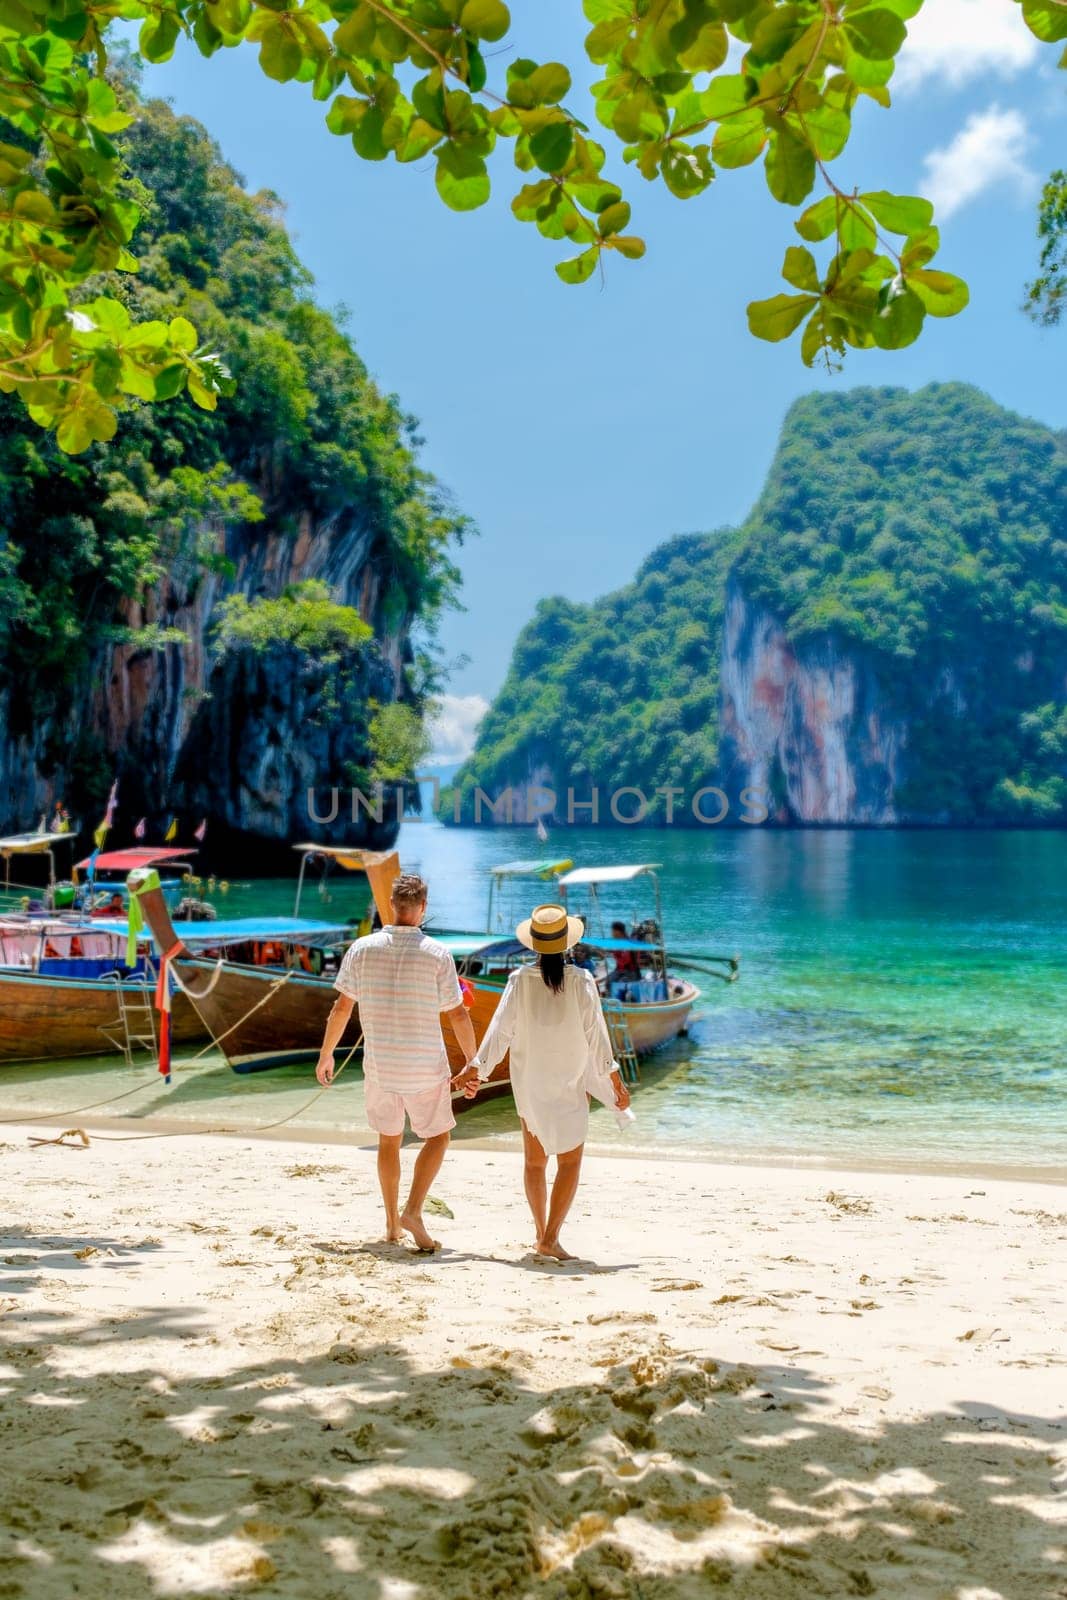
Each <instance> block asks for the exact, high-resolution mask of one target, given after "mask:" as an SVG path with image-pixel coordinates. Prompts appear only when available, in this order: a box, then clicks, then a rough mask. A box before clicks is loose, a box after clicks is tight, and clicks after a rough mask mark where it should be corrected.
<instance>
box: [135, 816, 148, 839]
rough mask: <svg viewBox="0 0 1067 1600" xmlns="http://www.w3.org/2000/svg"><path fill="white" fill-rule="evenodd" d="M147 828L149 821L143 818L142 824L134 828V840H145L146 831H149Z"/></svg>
mask: <svg viewBox="0 0 1067 1600" xmlns="http://www.w3.org/2000/svg"><path fill="white" fill-rule="evenodd" d="M147 826H148V819H147V818H146V817H142V818H141V820H140V822H139V823H138V824H137V826H136V828H134V830H133V836H134V838H135V839H143V838H144V836H145V831H146V829H147Z"/></svg>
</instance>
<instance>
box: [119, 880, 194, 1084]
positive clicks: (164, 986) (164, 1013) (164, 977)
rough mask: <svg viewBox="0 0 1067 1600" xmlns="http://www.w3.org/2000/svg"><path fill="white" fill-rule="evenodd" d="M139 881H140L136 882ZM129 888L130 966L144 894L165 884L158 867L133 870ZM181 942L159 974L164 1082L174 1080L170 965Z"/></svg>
mask: <svg viewBox="0 0 1067 1600" xmlns="http://www.w3.org/2000/svg"><path fill="white" fill-rule="evenodd" d="M135 880H136V881H135ZM126 887H127V889H128V890H129V898H130V906H129V912H128V916H127V923H126V930H127V938H126V965H127V966H128V967H135V966H136V965H137V943H138V936H139V935H140V933H141V932H142V930H143V929H144V926H145V916H144V911H143V909H142V907H141V896H142V895H143V894H144V893H145V891H146V890H148V889H158V888H160V887H161V885H160V881H159V873H158V872H156V871H155V869H154V868H149V869H148V870H147V871H140V872H131V873H130V876H129V877H128V878H127V879H126ZM181 948H182V946H181V941H180V940H179V942H178V943H177V944H175V945H173V946H172V947H171V949H169V950H167V951H164V952H162V953H161V954H160V958H159V969H158V971H157V973H156V990H155V996H154V999H155V1007H156V1010H157V1011H158V1012H159V1074H160V1077H161V1078H162V1079H163V1082H164V1083H169V1082H170V964H171V962H172V961H173V959H174V957H175V956H176V955H177V954H178V952H179V951H180V950H181Z"/></svg>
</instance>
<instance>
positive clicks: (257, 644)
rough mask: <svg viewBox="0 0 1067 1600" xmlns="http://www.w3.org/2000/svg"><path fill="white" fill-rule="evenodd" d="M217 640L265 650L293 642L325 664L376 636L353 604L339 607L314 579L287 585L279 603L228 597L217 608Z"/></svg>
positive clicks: (232, 645)
mask: <svg viewBox="0 0 1067 1600" xmlns="http://www.w3.org/2000/svg"><path fill="white" fill-rule="evenodd" d="M217 629H218V631H217V638H218V641H219V643H220V644H221V645H222V647H223V649H228V648H233V647H234V646H237V647H238V648H243V647H244V646H246V645H247V646H251V648H252V649H253V650H257V651H260V652H263V651H265V650H272V649H273V648H274V646H275V645H279V644H291V645H295V646H296V648H297V649H298V650H303V651H304V652H305V653H306V654H307V655H311V656H314V657H315V658H316V660H318V661H319V662H320V663H321V664H322V665H323V666H330V665H332V664H333V663H335V662H336V661H337V660H339V658H340V657H341V655H342V654H344V653H346V652H348V651H350V650H358V649H359V648H360V646H361V645H364V644H367V643H368V641H369V640H371V639H373V637H374V629H373V628H372V627H371V625H370V623H369V622H364V620H363V618H362V617H361V616H360V614H359V612H358V611H357V610H356V609H355V607H354V606H342V605H338V604H337V603H336V602H335V601H334V600H333V599H332V597H331V595H330V590H329V586H328V585H327V584H325V583H322V582H321V581H320V580H319V579H318V578H310V579H308V580H307V582H305V583H294V584H291V585H290V587H289V588H288V589H286V590H285V592H284V593H283V594H280V595H279V596H278V597H277V599H275V600H270V599H266V598H263V597H257V598H256V599H254V600H249V599H248V597H247V595H244V594H241V593H237V594H232V595H230V597H229V599H228V600H224V601H223V602H222V604H221V605H220V606H219V612H218V624H217Z"/></svg>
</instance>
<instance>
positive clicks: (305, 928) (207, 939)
mask: <svg viewBox="0 0 1067 1600" xmlns="http://www.w3.org/2000/svg"><path fill="white" fill-rule="evenodd" d="M94 926H95V927H97V928H100V927H104V928H106V929H107V931H108V932H111V931H112V930H114V931H116V932H118V933H121V934H122V936H123V938H125V936H126V927H127V925H126V923H125V922H120V921H118V920H116V921H114V922H112V921H110V920H109V921H107V922H106V923H101V922H99V921H97V922H96V923H95V924H94ZM174 931H175V933H176V934H178V936H179V937H180V939H181V941H182V943H183V944H186V945H188V946H189V947H190V948H192V946H193V945H198V944H203V945H218V944H244V943H246V942H247V943H253V944H258V943H277V944H308V945H319V944H328V943H331V942H333V941H334V940H337V939H347V938H351V936H352V932H351V928H350V927H349V925H348V924H347V923H344V922H320V921H318V920H317V919H315V918H312V917H234V918H233V919H232V920H230V921H224V920H223V919H221V918H220V919H219V920H218V921H216V922H189V921H180V922H179V921H175V923H174Z"/></svg>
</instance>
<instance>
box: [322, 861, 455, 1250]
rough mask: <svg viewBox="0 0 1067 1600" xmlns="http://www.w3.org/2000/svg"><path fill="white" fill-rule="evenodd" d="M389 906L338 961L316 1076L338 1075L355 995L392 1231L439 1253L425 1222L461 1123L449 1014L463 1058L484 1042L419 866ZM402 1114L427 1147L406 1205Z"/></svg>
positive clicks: (399, 882)
mask: <svg viewBox="0 0 1067 1600" xmlns="http://www.w3.org/2000/svg"><path fill="white" fill-rule="evenodd" d="M390 904H391V907H392V914H393V920H392V922H390V923H387V924H386V926H385V927H384V928H382V929H380V930H379V932H377V933H370V934H367V936H366V937H365V938H363V939H357V940H356V942H355V943H354V944H353V945H351V946H350V948H349V949H348V951H347V953H346V955H345V958H344V960H343V961H342V963H341V970H340V972H339V973H338V975H337V981H336V983H335V984H334V988H335V989H336V990H338V997H337V999H336V1001H335V1002H334V1006H333V1010H332V1011H331V1012H330V1016H329V1020H328V1021H327V1023H326V1033H325V1035H324V1037H323V1041H322V1049H321V1051H320V1052H319V1064H318V1067H317V1068H316V1069H315V1076H316V1077H317V1078H318V1080H319V1082H320V1083H321V1084H322V1085H323V1086H324V1087H325V1086H326V1085H327V1084H329V1083H332V1082H333V1075H334V1062H333V1053H334V1051H335V1050H336V1048H337V1046H338V1044H339V1043H340V1040H341V1036H342V1034H343V1033H344V1031H345V1028H346V1027H347V1026H348V1020H349V1018H350V1017H351V1015H352V1007H353V1006H354V1005H355V1004H356V1002H357V1001H358V1003H359V1020H360V1023H361V1024H362V1027H363V1082H364V1086H365V1090H366V1100H367V1120H368V1121H369V1122H370V1125H371V1127H372V1128H373V1129H374V1131H375V1133H376V1134H377V1135H378V1182H379V1183H380V1184H381V1190H382V1200H383V1201H384V1203H385V1224H386V1238H388V1239H390V1240H391V1241H393V1242H394V1243H398V1242H399V1241H400V1238H401V1234H402V1233H410V1235H411V1237H412V1238H413V1239H414V1241H415V1244H416V1247H417V1248H418V1249H419V1250H436V1249H437V1248H438V1246H437V1242H436V1240H434V1239H431V1237H430V1235H429V1233H428V1232H427V1231H426V1225H425V1223H424V1222H423V1220H422V1208H423V1205H424V1204H425V1201H426V1196H427V1195H428V1194H429V1192H430V1185H431V1184H432V1183H433V1180H434V1179H435V1178H436V1176H437V1174H438V1172H440V1170H441V1163H442V1161H443V1160H444V1158H445V1151H446V1150H447V1149H448V1141H449V1135H450V1134H451V1131H452V1129H453V1128H454V1127H455V1126H456V1119H455V1117H454V1116H453V1115H452V1094H451V1089H452V1085H451V1081H450V1074H449V1066H448V1055H447V1053H446V1051H445V1041H444V1038H443V1037H442V1034H441V1017H442V1015H443V1016H444V1017H445V1018H446V1019H447V1021H448V1024H449V1026H450V1027H451V1029H452V1032H453V1033H454V1034H455V1037H456V1043H457V1044H458V1045H459V1047H460V1049H461V1050H462V1052H463V1059H464V1062H465V1063H468V1064H469V1063H470V1062H471V1061H472V1060H473V1058H474V1055H475V1052H476V1050H477V1045H476V1043H475V1039H474V1029H473V1027H472V1026H471V1019H470V1017H469V1016H468V1015H467V1009H466V1007H465V1006H464V1004H463V996H462V995H461V993H460V988H459V979H458V977H457V975H456V963H455V962H454V961H453V959H452V957H451V956H450V955H449V953H448V951H447V950H446V949H445V948H444V946H443V945H440V944H438V943H437V942H436V940H434V939H430V938H428V937H427V935H426V934H424V933H423V931H422V922H423V919H424V918H425V916H426V885H425V883H424V882H423V880H422V879H421V878H419V877H416V875H415V874H414V873H413V872H402V873H401V874H400V876H399V877H398V878H397V879H396V881H395V883H394V884H393V888H392V894H391V896H390ZM405 1114H406V1115H407V1116H408V1118H409V1119H410V1121H411V1129H412V1132H413V1133H414V1134H416V1135H417V1136H418V1138H420V1139H421V1140H422V1141H423V1145H422V1149H421V1150H420V1151H419V1155H418V1160H417V1161H416V1162H415V1172H414V1175H413V1177H412V1180H411V1191H410V1193H409V1194H408V1199H407V1204H406V1205H405V1207H404V1209H403V1211H401V1210H400V1208H399V1207H400V1146H401V1143H402V1141H403V1138H404V1117H405Z"/></svg>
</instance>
